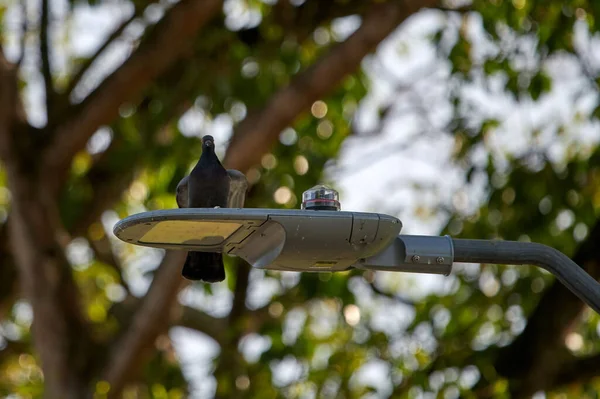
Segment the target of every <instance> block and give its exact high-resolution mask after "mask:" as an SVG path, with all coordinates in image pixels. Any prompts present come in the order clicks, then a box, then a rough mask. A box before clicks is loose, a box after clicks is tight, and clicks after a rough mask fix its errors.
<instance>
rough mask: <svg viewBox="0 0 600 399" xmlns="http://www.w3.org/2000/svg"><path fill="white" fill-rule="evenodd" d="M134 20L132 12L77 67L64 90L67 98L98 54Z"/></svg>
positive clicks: (135, 14)
mask: <svg viewBox="0 0 600 399" xmlns="http://www.w3.org/2000/svg"><path fill="white" fill-rule="evenodd" d="M136 18H137V13H136V12H134V13H133V15H132V16H131V17H129V18H127V19H126V20H124V21H123V22H122V23H121V25H119V26H118V27H117V28H116V29H115V30H114V31H113V32H112V33H111V34H110V36H109V37H108V38H106V40H105V41H104V43H102V45H100V47H98V49H96V51H95V52H94V54H92V55H91V56H90V57H89V58H87V59H86V60H85V61H84V62H83V63H82V64H81V66H80V67H79V69H78V70H77V72H75V73H74V74H73V77H71V79H70V81H69V84H68V86H67V88H66V90H65V93H66V95H67V97H69V96H70V95H71V93H72V92H73V89H75V87H76V86H77V85H78V84H79V82H81V78H82V77H83V75H85V73H86V72H87V71H88V70H89V69H90V67H91V66H92V64H93V63H94V62H95V61H96V60H97V59H98V57H99V56H100V54H102V53H103V52H104V50H106V49H107V48H108V46H110V45H111V44H112V43H113V42H114V41H115V40H116V39H117V38H118V37H119V36H121V35H122V34H123V31H124V30H125V28H127V26H129V24H130V23H131V22H132V21H133V20H134V19H136Z"/></svg>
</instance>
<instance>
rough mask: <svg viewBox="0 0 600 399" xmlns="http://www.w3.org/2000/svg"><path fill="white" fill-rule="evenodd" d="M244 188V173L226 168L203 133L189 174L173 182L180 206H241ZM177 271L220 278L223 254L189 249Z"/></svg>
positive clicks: (208, 278)
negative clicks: (198, 152) (197, 159)
mask: <svg viewBox="0 0 600 399" xmlns="http://www.w3.org/2000/svg"><path fill="white" fill-rule="evenodd" d="M247 188H248V181H247V180H246V176H244V174H243V173H241V172H239V171H237V170H233V169H230V170H226V169H225V168H224V167H223V165H221V162H220V161H219V158H218V157H217V154H215V144H214V139H213V138H212V136H204V137H202V156H201V157H200V160H199V161H198V163H197V164H196V166H195V167H194V169H192V172H191V173H190V175H189V176H186V177H184V178H183V179H181V181H180V182H179V184H178V185H177V193H176V200H177V205H178V206H179V207H180V208H214V207H217V206H218V207H221V208H242V207H243V206H244V200H245V197H246V190H247ZM181 274H182V275H183V277H185V278H187V279H188V280H202V281H206V282H208V283H216V282H219V281H223V280H225V267H224V266H223V255H222V254H221V253H216V252H195V251H190V252H188V256H187V258H186V261H185V264H184V265H183V269H182V272H181Z"/></svg>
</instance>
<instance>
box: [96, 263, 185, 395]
mask: <svg viewBox="0 0 600 399" xmlns="http://www.w3.org/2000/svg"><path fill="white" fill-rule="evenodd" d="M186 256H187V253H186V252H185V251H166V253H165V256H164V258H163V260H162V262H161V264H160V266H159V267H158V269H157V271H156V273H155V274H154V279H153V280H152V284H151V285H150V288H149V289H148V293H147V294H146V295H145V296H144V298H143V299H142V302H141V304H140V306H139V308H138V309H137V311H136V312H135V314H134V315H133V319H132V321H131V324H130V325H129V328H128V329H127V330H126V331H125V332H124V334H123V335H122V336H121V337H120V338H119V340H118V341H117V342H116V343H115V345H113V347H112V348H111V351H110V356H109V360H108V362H107V364H106V367H105V371H104V375H105V380H106V381H107V382H108V383H109V384H110V387H111V388H110V396H111V397H119V395H120V393H121V391H122V389H123V388H124V387H125V384H126V383H127V382H128V381H129V380H130V379H131V378H132V376H133V374H134V373H135V372H137V370H138V368H139V367H138V366H139V364H141V363H142V361H143V360H144V358H145V355H146V352H147V350H148V349H149V348H150V347H151V346H152V344H153V343H154V340H155V339H156V337H157V336H158V335H159V334H160V333H161V332H163V331H164V330H165V329H167V328H168V326H169V319H170V316H171V311H172V307H173V306H174V305H175V304H176V302H177V293H178V292H179V288H180V286H181V285H182V284H183V283H185V280H183V279H182V278H181V271H180V267H181V265H182V264H183V261H184V260H185V257H186Z"/></svg>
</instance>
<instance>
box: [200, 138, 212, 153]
mask: <svg viewBox="0 0 600 399" xmlns="http://www.w3.org/2000/svg"><path fill="white" fill-rule="evenodd" d="M214 149H215V140H214V139H213V137H212V136H209V135H206V136H204V137H202V151H206V150H209V151H210V150H214Z"/></svg>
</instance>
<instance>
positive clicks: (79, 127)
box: [44, 0, 222, 176]
mask: <svg viewBox="0 0 600 399" xmlns="http://www.w3.org/2000/svg"><path fill="white" fill-rule="evenodd" d="M221 5H222V1H220V0H206V1H196V0H182V1H180V2H179V3H177V4H176V5H174V6H173V7H172V8H171V9H170V10H169V11H168V12H167V13H166V15H165V16H164V18H163V19H162V20H161V21H160V22H159V23H158V24H157V25H156V26H154V27H153V28H152V32H151V33H149V34H148V36H147V37H146V38H145V39H144V40H143V41H142V43H141V44H140V46H139V47H138V48H137V49H136V50H135V51H134V52H133V54H132V55H131V56H130V57H129V58H128V59H127V60H126V61H125V62H124V63H123V64H122V65H121V66H120V67H119V68H118V69H117V70H116V71H114V72H113V73H112V74H110V75H109V76H108V77H107V78H106V79H105V80H104V81H103V82H102V83H101V84H100V85H99V86H98V87H97V88H96V90H94V91H93V92H92V93H91V94H90V95H89V96H88V97H87V98H86V99H85V100H84V101H83V102H82V103H81V104H79V105H77V106H75V109H74V111H75V115H76V116H75V117H74V118H72V119H70V120H68V121H67V122H66V123H64V124H63V125H61V126H59V127H58V128H57V130H56V134H55V136H54V137H53V142H52V143H51V145H50V146H49V148H47V150H46V151H45V153H44V161H45V164H46V165H47V166H48V173H53V174H56V173H58V175H59V176H60V175H63V174H64V173H66V171H67V170H68V167H69V165H70V164H71V160H72V158H73V156H74V155H75V154H76V153H77V152H78V151H80V150H81V149H83V148H84V147H85V144H86V143H87V141H88V140H89V138H90V137H91V136H92V134H93V133H94V132H95V131H96V130H97V129H98V128H99V127H100V126H102V125H106V124H110V122H112V120H113V119H114V118H115V117H116V116H117V115H118V110H119V107H120V106H121V104H123V103H124V102H126V101H132V100H134V97H135V96H136V95H138V94H139V93H140V92H141V91H142V90H143V89H144V88H146V87H147V86H148V85H149V84H150V83H152V82H153V81H154V79H156V78H157V77H158V76H159V75H160V74H161V73H162V72H164V71H165V70H166V69H167V68H168V67H169V66H170V65H172V64H173V62H175V61H176V60H177V59H178V58H179V57H180V56H181V54H182V53H183V51H184V50H185V49H186V48H187V46H188V45H189V39H190V38H192V37H193V36H195V35H196V34H197V32H198V31H199V30H200V28H202V26H203V25H205V24H206V23H207V22H208V21H209V20H210V19H211V18H212V17H213V16H215V15H216V14H217V13H218V12H219V11H220V10H221Z"/></svg>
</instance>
